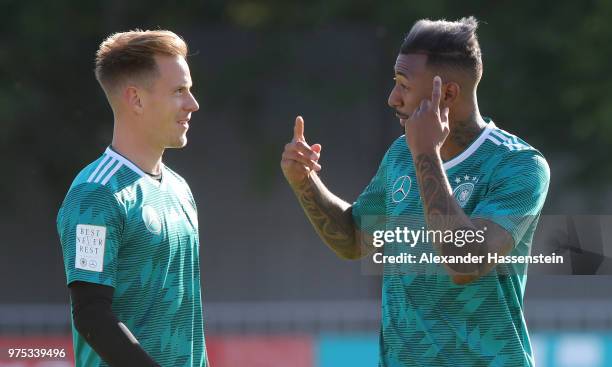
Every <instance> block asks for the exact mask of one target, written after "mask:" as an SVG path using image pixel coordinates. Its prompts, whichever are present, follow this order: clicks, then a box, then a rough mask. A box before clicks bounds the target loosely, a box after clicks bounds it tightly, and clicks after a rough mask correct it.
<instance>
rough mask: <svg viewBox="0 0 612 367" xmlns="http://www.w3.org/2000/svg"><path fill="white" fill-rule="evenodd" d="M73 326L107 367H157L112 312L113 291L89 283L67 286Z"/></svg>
mask: <svg viewBox="0 0 612 367" xmlns="http://www.w3.org/2000/svg"><path fill="white" fill-rule="evenodd" d="M68 288H69V289H70V299H71V302H72V317H73V320H74V326H75V328H76V329H77V331H78V332H79V334H81V336H83V337H84V338H85V340H86V341H87V343H88V344H89V345H90V346H91V347H92V348H93V350H95V351H96V353H98V355H99V356H100V357H101V358H102V359H103V360H104V361H105V362H106V363H108V364H109V365H110V366H113V367H115V366H120V367H123V366H126V367H127V366H134V367H140V366H146V367H150V366H157V367H159V364H157V363H156V362H155V361H154V360H153V359H152V358H151V356H149V355H148V354H147V352H146V351H145V350H144V349H142V347H141V346H140V344H139V343H138V341H137V340H136V339H135V337H134V336H133V335H132V333H131V332H130V331H129V330H128V329H127V327H126V326H125V325H124V324H123V323H121V321H120V320H119V319H117V316H115V314H114V313H113V310H112V303H113V293H114V292H115V288H113V287H108V286H105V285H100V284H94V283H89V282H79V281H76V282H72V283H70V284H69V285H68Z"/></svg>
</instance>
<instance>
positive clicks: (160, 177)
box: [145, 171, 162, 182]
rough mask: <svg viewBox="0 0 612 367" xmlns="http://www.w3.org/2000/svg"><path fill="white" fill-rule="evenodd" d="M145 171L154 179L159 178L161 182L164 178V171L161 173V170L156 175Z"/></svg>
mask: <svg viewBox="0 0 612 367" xmlns="http://www.w3.org/2000/svg"><path fill="white" fill-rule="evenodd" d="M145 173H146V174H147V175H149V177H151V178H152V179H154V180H157V181H158V182H161V180H162V173H161V171H160V172H159V173H158V174H156V175H154V174H152V173H149V172H145Z"/></svg>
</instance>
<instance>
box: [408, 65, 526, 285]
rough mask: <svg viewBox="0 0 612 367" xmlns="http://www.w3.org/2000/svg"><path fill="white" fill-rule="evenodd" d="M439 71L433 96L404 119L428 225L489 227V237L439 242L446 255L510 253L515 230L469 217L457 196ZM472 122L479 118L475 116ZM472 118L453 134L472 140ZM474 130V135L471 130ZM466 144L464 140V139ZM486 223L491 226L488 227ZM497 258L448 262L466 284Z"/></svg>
mask: <svg viewBox="0 0 612 367" xmlns="http://www.w3.org/2000/svg"><path fill="white" fill-rule="evenodd" d="M441 85H442V80H441V79H440V77H437V76H436V77H435V78H434V80H433V90H432V98H431V100H427V99H425V100H423V101H422V102H421V105H420V106H419V107H418V108H417V109H416V110H415V111H414V113H413V114H412V115H411V116H410V118H409V119H408V120H406V121H405V124H404V127H405V129H406V142H407V144H408V146H409V147H410V150H411V152H412V156H413V160H414V166H415V169H416V175H417V181H418V183H419V187H420V194H421V200H422V202H423V209H424V212H425V220H426V222H427V228H428V229H429V230H434V231H442V232H444V231H447V230H450V231H454V232H455V233H456V231H458V230H472V231H477V230H484V231H485V235H484V237H485V240H484V243H472V244H465V245H463V246H456V245H455V244H454V243H444V242H439V243H434V244H433V245H434V248H435V249H436V251H437V252H438V253H440V254H441V255H443V256H463V255H468V254H470V253H471V254H472V255H476V256H483V255H484V256H485V259H488V256H487V255H488V254H489V253H496V254H498V255H502V256H503V255H506V254H508V253H509V252H510V250H511V249H512V247H513V245H514V241H513V239H512V236H511V235H510V234H509V233H508V232H507V231H506V230H505V229H503V228H502V227H501V226H499V225H497V224H496V223H494V222H492V221H489V220H484V219H474V220H472V219H470V218H469V217H468V216H467V215H466V214H465V212H464V211H463V209H462V208H461V207H460V206H459V204H457V201H456V200H455V198H454V197H453V193H452V189H451V186H450V184H449V182H448V178H447V177H446V173H445V172H444V169H443V166H442V159H441V155H440V150H441V148H442V146H443V145H444V142H445V140H446V138H447V137H448V135H449V133H450V128H449V119H448V114H449V108H448V107H445V108H443V109H442V110H440V100H441V95H442V91H441ZM472 122H473V123H472V124H471V126H472V127H474V124H475V122H474V121H472ZM469 126H470V124H462V123H457V124H456V125H455V126H454V129H455V130H457V129H463V130H465V131H466V134H457V133H456V131H455V134H454V136H452V135H451V140H452V141H454V142H457V141H461V142H463V144H465V145H467V144H468V143H469V142H471V140H472V139H473V138H474V137H475V135H474V129H473V128H470V129H467V127H469ZM470 135H471V136H470ZM463 144H462V145H463ZM485 228H486V229H485ZM494 265H495V263H488V261H483V262H481V263H478V262H475V263H468V264H445V266H446V269H447V270H448V271H449V274H450V275H451V276H452V279H453V281H454V282H455V283H457V284H466V283H469V282H471V281H474V280H476V279H478V278H479V277H481V276H483V275H484V274H487V273H488V272H489V271H490V270H491V269H492V268H493V267H494Z"/></svg>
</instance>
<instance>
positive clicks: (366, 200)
mask: <svg viewBox="0 0 612 367" xmlns="http://www.w3.org/2000/svg"><path fill="white" fill-rule="evenodd" d="M387 157H388V152H387V154H385V156H384V158H383V160H382V161H381V163H380V165H379V167H378V171H377V172H376V175H374V177H373V178H372V180H371V181H370V183H369V184H368V186H367V187H366V188H365V189H364V190H363V192H362V193H361V195H359V197H358V198H357V200H356V201H355V202H354V203H353V207H352V214H353V221H354V222H355V224H356V225H357V227H358V228H359V229H361V230H365V231H373V230H374V228H373V227H374V226H376V225H379V223H380V219H381V218H382V217H384V216H385V215H386V212H387V206H386V205H387V200H386V198H387V191H386V190H387V159H388V158H387Z"/></svg>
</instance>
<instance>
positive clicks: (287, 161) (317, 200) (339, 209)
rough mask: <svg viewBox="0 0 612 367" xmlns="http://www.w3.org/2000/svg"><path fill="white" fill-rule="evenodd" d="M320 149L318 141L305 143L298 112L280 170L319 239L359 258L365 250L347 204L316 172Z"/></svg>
mask: <svg viewBox="0 0 612 367" xmlns="http://www.w3.org/2000/svg"><path fill="white" fill-rule="evenodd" d="M320 153H321V145H320V144H313V145H312V146H310V145H308V144H307V143H306V139H305V138H304V120H303V119H302V118H301V117H299V116H298V118H297V119H296V122H295V127H294V134H293V139H292V141H291V142H290V143H288V144H287V145H285V150H284V152H283V156H282V160H281V168H282V170H283V174H284V175H285V178H286V179H287V182H289V185H290V186H291V188H292V189H293V192H294V193H295V195H296V196H297V198H298V201H299V202H300V205H301V206H302V208H303V209H304V212H305V213H306V216H307V217H308V219H309V220H310V222H311V223H312V225H313V227H314V228H315V230H316V232H317V233H318V234H319V236H320V237H321V239H322V240H323V242H325V244H326V245H327V246H329V248H331V249H332V250H333V251H334V252H335V253H336V254H338V256H340V257H341V258H344V259H358V258H361V257H363V256H365V255H366V251H364V249H363V248H362V246H361V238H360V235H359V233H360V232H359V231H358V230H356V226H355V223H354V222H353V217H352V207H351V205H350V204H349V203H347V202H345V201H343V200H342V199H340V198H338V197H337V196H335V195H334V194H332V193H331V192H330V191H329V190H328V189H327V188H326V187H325V185H324V184H323V182H321V180H320V179H319V177H318V176H317V174H316V172H317V171H319V170H321V166H320V165H319V163H318V161H319V157H320Z"/></svg>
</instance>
